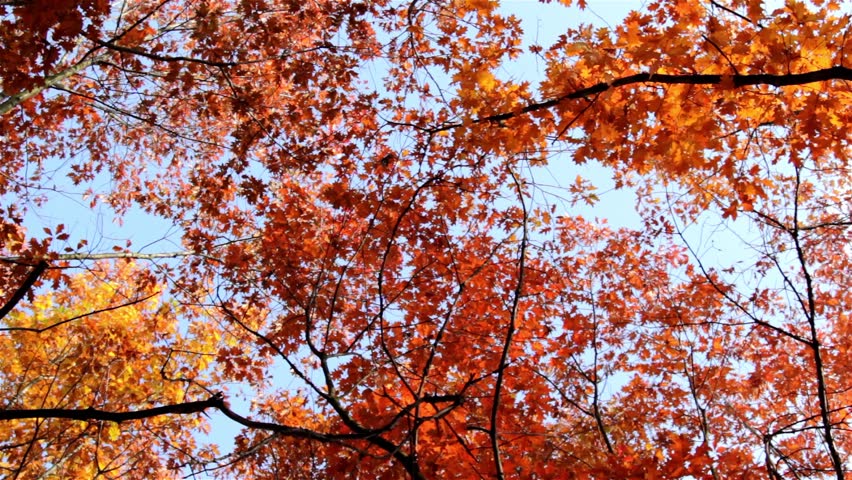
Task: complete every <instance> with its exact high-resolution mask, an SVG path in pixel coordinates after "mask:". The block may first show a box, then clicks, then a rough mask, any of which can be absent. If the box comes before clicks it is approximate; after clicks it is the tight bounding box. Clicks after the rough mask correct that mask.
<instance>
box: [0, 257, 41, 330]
mask: <svg viewBox="0 0 852 480" xmlns="http://www.w3.org/2000/svg"><path fill="white" fill-rule="evenodd" d="M45 270H47V262H46V261H44V260H41V261H40V262H38V263H37V264H36V265H35V268H33V269H32V271H31V272H30V274H29V275H27V278H25V279H24V283H22V284H21V286H20V287H18V289H17V290H16V291H15V293H14V295H12V298H10V299H9V301H7V302H6V304H4V305H3V307H2V308H0V319H3V318H5V317H6V315H8V314H9V312H11V311H12V310H13V309H14V308H15V306H16V305H17V304H18V302H20V301H21V299H23V298H24V295H26V294H27V292H29V291H30V289H31V288H33V285H34V284H35V282H36V281H37V280H38V277H40V276H41V274H42V273H44V271H45Z"/></svg>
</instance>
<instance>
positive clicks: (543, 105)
mask: <svg viewBox="0 0 852 480" xmlns="http://www.w3.org/2000/svg"><path fill="white" fill-rule="evenodd" d="M829 80H852V68H847V67H842V66H836V67H830V68H824V69H822V70H814V71H811V72H805V73H788V74H783V75H775V74H771V73H757V74H752V75H738V74H734V75H716V74H687V75H674V74H665V73H637V74H634V75H628V76H626V77H621V78H616V79H615V80H612V81H609V82H599V83H596V84H595V85H592V86H589V87H585V88H581V89H578V90H573V91H571V92H568V93H565V94H564V95H561V96H559V97H556V98H551V99H550V100H545V101H542V102H538V103H531V104H529V105H527V106H526V107H524V108H521V109H520V110H515V111H512V112H503V113H498V114H494V115H488V116H485V117H479V118H477V119H474V120H473V123H498V122H502V121H506V120H509V119H512V118H516V117H519V116H521V115H524V114H527V113H531V112H537V111H539V110H546V109H548V108H552V107H555V106H557V105H559V104H561V103H563V102H565V101H568V100H576V99H580V98H586V97H590V96H592V95H597V94H599V93H603V92H606V91H607V90H611V89H613V88H618V87H626V86H629V85H637V84H645V83H649V84H664V85H718V86H721V85H722V84H723V83H725V84H728V85H730V86H731V87H732V88H743V87H747V86H751V85H771V86H774V87H785V86H791V85H805V84H808V83H816V82H825V81H829ZM462 125H463V123H461V122H457V123H449V124H444V125H441V126H439V127H436V128H434V129H428V130H429V131H430V132H441V131H445V130H451V129H454V128H458V127H461V126H462Z"/></svg>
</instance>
